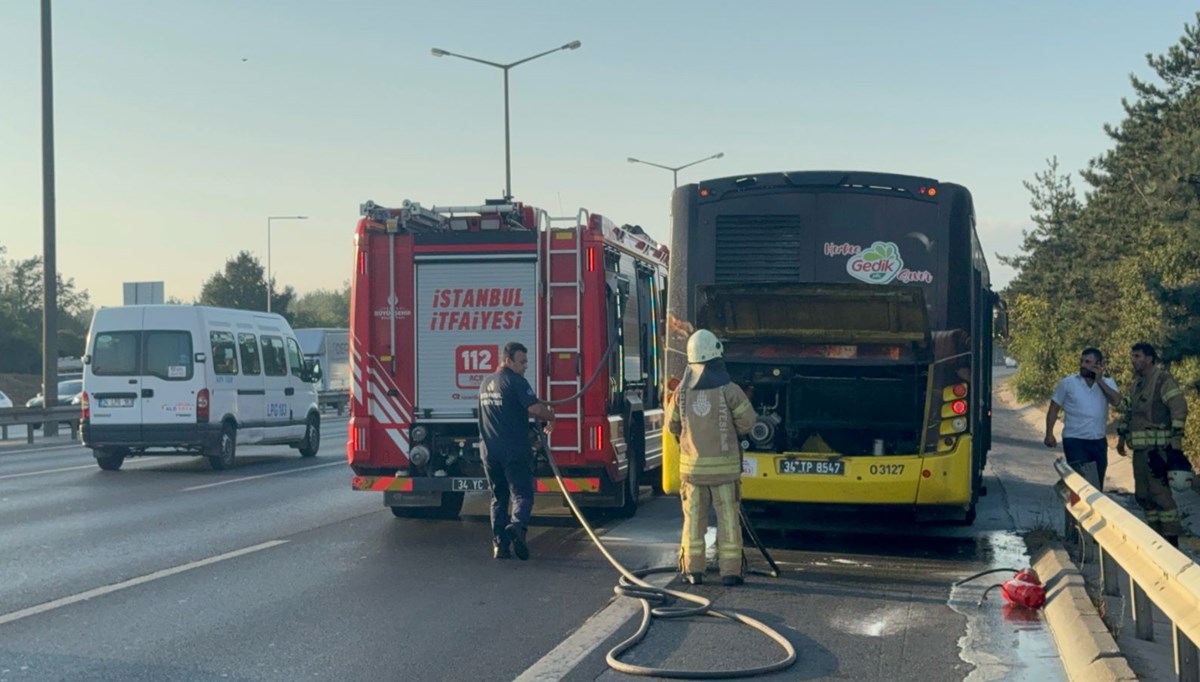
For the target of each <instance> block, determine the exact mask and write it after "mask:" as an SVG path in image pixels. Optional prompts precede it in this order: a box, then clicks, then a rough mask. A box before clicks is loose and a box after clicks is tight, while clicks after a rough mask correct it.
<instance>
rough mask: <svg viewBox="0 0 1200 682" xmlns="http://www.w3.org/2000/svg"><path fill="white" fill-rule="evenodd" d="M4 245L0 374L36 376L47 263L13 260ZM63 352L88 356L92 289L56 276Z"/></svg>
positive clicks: (0, 286)
mask: <svg viewBox="0 0 1200 682" xmlns="http://www.w3.org/2000/svg"><path fill="white" fill-rule="evenodd" d="M5 253H7V249H5V248H4V247H3V246H0V371H3V372H14V373H21V374H25V373H36V372H38V371H40V369H41V366H42V291H43V286H42V259H41V257H40V256H34V257H32V258H26V259H24V260H20V261H16V262H10V261H8V260H7V259H5V258H3V254H5ZM56 279H57V287H58V292H57V303H58V320H57V322H58V354H59V356H60V357H64V356H80V355H83V350H84V346H85V344H86V335H87V328H88V325H89V324H90V323H91V318H92V307H91V303H90V301H89V297H88V293H87V291H77V290H76V288H75V280H74V279H64V278H63V276H62V273H58V274H57V277H56Z"/></svg>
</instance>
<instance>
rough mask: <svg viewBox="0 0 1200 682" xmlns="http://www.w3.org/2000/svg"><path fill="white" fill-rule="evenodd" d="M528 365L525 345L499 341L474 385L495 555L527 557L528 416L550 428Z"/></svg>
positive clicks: (530, 465)
mask: <svg viewBox="0 0 1200 682" xmlns="http://www.w3.org/2000/svg"><path fill="white" fill-rule="evenodd" d="M528 367H529V350H528V349H527V348H526V347H525V346H524V344H521V343H517V342H516V341H510V342H509V343H507V344H505V346H504V366H503V367H501V368H500V371H498V372H496V373H495V374H489V375H488V376H487V377H485V378H484V380H483V382H482V383H481V384H480V386H479V434H480V436H481V437H482V445H483V453H482V454H483V470H484V473H485V474H486V475H487V480H488V485H490V486H491V489H492V490H491V493H492V508H491V518H492V557H493V558H496V559H508V558H510V557H511V556H512V555H513V554H514V553H515V554H516V555H517V558H518V559H520V560H522V561H525V560H526V559H528V558H529V546H528V545H527V544H526V543H525V531H526V529H527V528H528V526H529V517H530V515H531V514H532V512H533V493H534V483H535V481H534V477H533V449H532V448H531V447H530V444H529V417H530V416H533V417H537V418H538V419H541V420H543V421H545V422H546V426H545V431H546V433H550V432H551V431H553V430H554V410H553V408H551V407H550V405H549V404H547V403H545V402H542V401H541V400H538V397H537V394H535V393H534V392H533V387H532V386H530V385H529V382H528V381H526V380H525V370H526V368H528ZM510 503H511V505H512V513H511V515H510V513H509V505H510ZM510 547H511V549H510Z"/></svg>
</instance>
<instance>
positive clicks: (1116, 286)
mask: <svg viewBox="0 0 1200 682" xmlns="http://www.w3.org/2000/svg"><path fill="white" fill-rule="evenodd" d="M1147 63H1148V64H1149V66H1150V68H1151V69H1152V70H1153V71H1154V74H1155V76H1156V78H1155V79H1152V80H1142V79H1139V78H1137V77H1131V83H1132V87H1133V90H1134V97H1133V99H1131V100H1125V101H1123V105H1124V109H1125V119H1124V120H1123V121H1121V123H1120V124H1119V125H1106V126H1105V132H1106V133H1107V134H1108V135H1109V137H1110V139H1111V140H1112V143H1113V146H1112V147H1111V148H1110V149H1108V150H1106V151H1104V152H1103V153H1101V154H1100V155H1099V156H1097V157H1096V158H1094V159H1092V160H1091V162H1090V163H1089V164H1088V167H1087V168H1086V169H1084V170H1083V171H1081V173H1080V175H1081V177H1082V178H1083V179H1084V181H1085V182H1086V183H1087V184H1088V185H1089V186H1090V188H1089V189H1088V191H1087V193H1086V203H1083V202H1080V201H1079V200H1078V199H1077V198H1076V196H1075V192H1074V189H1073V188H1072V185H1071V178H1070V175H1069V174H1062V173H1060V172H1059V169H1058V163H1057V160H1056V159H1051V160H1050V161H1049V163H1048V168H1047V169H1046V170H1045V171H1043V172H1041V173H1038V174H1036V175H1035V176H1034V181H1033V182H1027V183H1025V186H1026V188H1027V189H1029V191H1030V195H1031V200H1030V203H1031V205H1032V207H1033V209H1034V215H1033V221H1034V224H1035V226H1036V227H1035V229H1034V230H1032V231H1030V232H1028V233H1026V234H1025V240H1024V242H1023V244H1022V247H1021V253H1020V254H1019V255H1015V256H1002V257H1001V259H1000V260H1001V262H1004V263H1007V264H1009V265H1011V266H1012V267H1014V268H1015V269H1016V270H1017V273H1018V274H1017V276H1016V277H1015V278H1014V279H1013V281H1012V282H1011V284H1010V285H1009V287H1008V290H1007V291H1006V292H1005V298H1006V299H1007V300H1009V301H1010V316H1011V317H1012V319H1013V324H1012V334H1011V335H1012V348H1011V350H1012V353H1013V355H1014V357H1016V358H1017V359H1018V360H1019V361H1020V363H1021V368H1020V370H1019V371H1018V374H1017V379H1016V382H1017V390H1018V393H1019V394H1020V395H1021V397H1023V398H1026V399H1040V398H1044V397H1046V396H1047V395H1048V394H1049V392H1050V390H1052V388H1053V385H1054V382H1056V381H1057V380H1058V379H1059V378H1061V377H1062V376H1064V375H1065V374H1068V373H1070V372H1072V371H1074V369H1075V362H1076V361H1077V358H1078V354H1079V351H1080V350H1082V349H1083V348H1084V347H1086V346H1097V347H1099V348H1100V349H1101V350H1103V351H1104V352H1105V353H1106V355H1107V356H1108V362H1107V364H1108V367H1109V370H1110V372H1111V373H1112V374H1113V375H1114V376H1115V377H1116V379H1117V382H1118V384H1119V385H1121V386H1123V387H1124V386H1128V385H1129V384H1130V382H1131V380H1132V370H1131V368H1130V367H1129V360H1128V357H1129V349H1130V346H1131V345H1132V344H1134V343H1136V342H1138V341H1148V342H1150V343H1152V344H1154V345H1155V346H1156V347H1157V348H1158V349H1159V353H1160V357H1161V359H1162V361H1163V362H1164V363H1166V364H1167V365H1168V366H1169V368H1170V370H1171V372H1172V374H1174V375H1175V377H1176V378H1177V379H1178V380H1179V382H1180V384H1181V385H1182V386H1184V388H1185V391H1186V392H1187V395H1188V401H1189V405H1190V406H1191V411H1192V414H1193V415H1197V414H1198V412H1197V409H1200V398H1198V396H1197V394H1196V390H1197V388H1198V387H1200V269H1198V268H1197V267H1196V264H1197V262H1198V261H1200V258H1198V257H1197V256H1198V255H1200V13H1198V14H1197V15H1196V17H1195V22H1194V23H1190V24H1188V25H1187V26H1186V27H1185V28H1184V35H1183V37H1182V38H1181V39H1180V41H1179V43H1178V44H1176V45H1174V46H1171V47H1170V48H1168V50H1167V52H1166V53H1165V54H1163V55H1159V56H1154V55H1148V56H1147ZM1188 421H1189V423H1188V439H1187V444H1188V446H1189V449H1190V450H1191V451H1193V452H1195V450H1196V446H1198V445H1200V416H1197V417H1193V418H1191V419H1189V420H1188Z"/></svg>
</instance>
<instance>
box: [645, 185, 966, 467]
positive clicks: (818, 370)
mask: <svg viewBox="0 0 1200 682" xmlns="http://www.w3.org/2000/svg"><path fill="white" fill-rule="evenodd" d="M954 213H958V214H959V216H958V218H959V222H960V223H961V224H966V225H968V226H969V222H967V221H966V220H963V218H964V217H965V216H969V213H970V198H969V195H968V194H967V193H966V191H965V190H964V189H962V188H960V187H957V186H955V185H950V184H940V183H938V182H937V181H936V180H932V179H929V178H918V177H911V176H899V175H889V174H879V173H843V172H801V173H768V174H760V175H756V176H747V177H738V178H722V179H717V180H711V181H705V182H702V183H700V184H699V185H688V186H685V187H681V188H679V189H678V190H676V193H675V195H674V198H673V215H674V220H675V225H674V226H673V230H672V244H671V250H672V277H671V279H670V287H671V288H670V295H669V300H668V332H669V334H670V340H669V342H668V351H669V352H668V374H669V376H674V377H678V376H680V375H681V374H682V372H683V369H684V366H685V365H686V356H685V354H684V352H683V349H684V348H685V347H686V342H687V336H688V334H690V333H691V331H692V330H693V329H694V328H696V327H715V328H716V329H714V331H716V332H717V334H718V336H720V337H722V338H724V339H725V340H726V356H727V363H728V365H729V369H730V372H731V374H732V375H733V376H734V379H735V380H736V381H738V382H739V383H740V384H742V385H743V386H745V387H748V392H749V393H750V395H751V399H752V401H753V403H754V404H755V407H756V409H757V410H758V412H759V414H760V419H759V423H758V425H757V426H756V428H755V432H754V433H752V434H751V437H750V439H749V440H750V446H751V450H759V451H774V452H784V451H796V450H801V451H809V452H813V451H815V452H822V451H824V452H834V453H840V454H847V455H857V454H905V453H907V454H913V453H916V452H919V451H921V450H924V451H927V452H928V451H931V450H935V449H936V448H937V441H938V431H937V429H938V426H939V425H940V422H941V417H940V406H941V397H942V387H943V386H948V385H950V384H953V383H956V382H957V381H960V380H966V379H967V378H968V377H965V376H960V375H961V370H962V369H963V368H968V367H969V366H970V365H969V360H968V358H967V356H966V354H967V352H968V350H969V348H968V347H967V346H966V341H967V338H968V334H967V331H968V330H970V329H971V325H970V324H969V318H970V315H969V310H970V307H969V306H970V298H969V296H970V291H971V281H970V279H969V277H970V272H969V269H968V270H967V271H966V272H965V273H960V272H954V271H953V270H954V268H951V267H950V266H949V264H950V262H952V261H954V262H959V263H969V262H970V260H969V254H970V248H971V237H970V230H969V228H968V230H966V231H965V232H963V233H955V232H956V231H955V230H951V227H950V226H951V225H952V224H953V223H954V220H952V214H954ZM959 269H960V270H961V268H959ZM964 277H966V278H967V279H965V281H963V282H959V281H958V280H959V279H963V278H964ZM737 301H741V303H740V304H739V303H737ZM714 304H715V305H714ZM734 318H737V319H734ZM954 330H961V331H958V332H956V331H954ZM931 373H932V376H931ZM931 389H932V390H931ZM930 406H934V408H935V409H928V410H927V408H929V407H930ZM926 415H928V420H927V421H926V419H927V417H926ZM881 451H882V452H881Z"/></svg>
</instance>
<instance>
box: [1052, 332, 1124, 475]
mask: <svg viewBox="0 0 1200 682" xmlns="http://www.w3.org/2000/svg"><path fill="white" fill-rule="evenodd" d="M1120 403H1121V394H1120V393H1119V392H1117V382H1115V381H1113V380H1112V377H1107V376H1105V375H1104V354H1103V353H1101V352H1100V350H1099V349H1097V348H1085V349H1084V350H1083V352H1082V353H1081V354H1080V356H1079V374H1072V375H1071V376H1069V377H1066V378H1064V379H1063V380H1062V381H1060V382H1058V386H1057V387H1056V388H1055V389H1054V395H1052V396H1050V409H1049V410H1047V411H1046V437H1045V439H1043V441H1042V442H1044V443H1045V444H1046V447H1048V448H1052V447H1055V446H1056V445H1058V441H1057V440H1056V439H1055V437H1054V422H1056V421H1058V413H1059V411H1062V412H1064V413H1065V414H1064V416H1063V429H1062V446H1063V454H1064V455H1065V456H1066V458H1067V464H1070V465H1071V467H1072V468H1074V469H1075V470H1076V471H1078V472H1080V474H1082V475H1083V476H1084V477H1085V478H1089V479H1090V478H1091V477H1090V476H1088V470H1089V469H1090V467H1089V466H1088V465H1094V466H1095V471H1096V476H1095V480H1092V481H1091V483H1092V484H1093V485H1095V486H1096V487H1097V488H1100V489H1103V487H1104V474H1105V472H1106V470H1107V469H1108V439H1107V437H1106V435H1105V434H1106V433H1107V431H1108V406H1109V405H1112V406H1114V407H1116V406H1118V405H1120Z"/></svg>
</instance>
